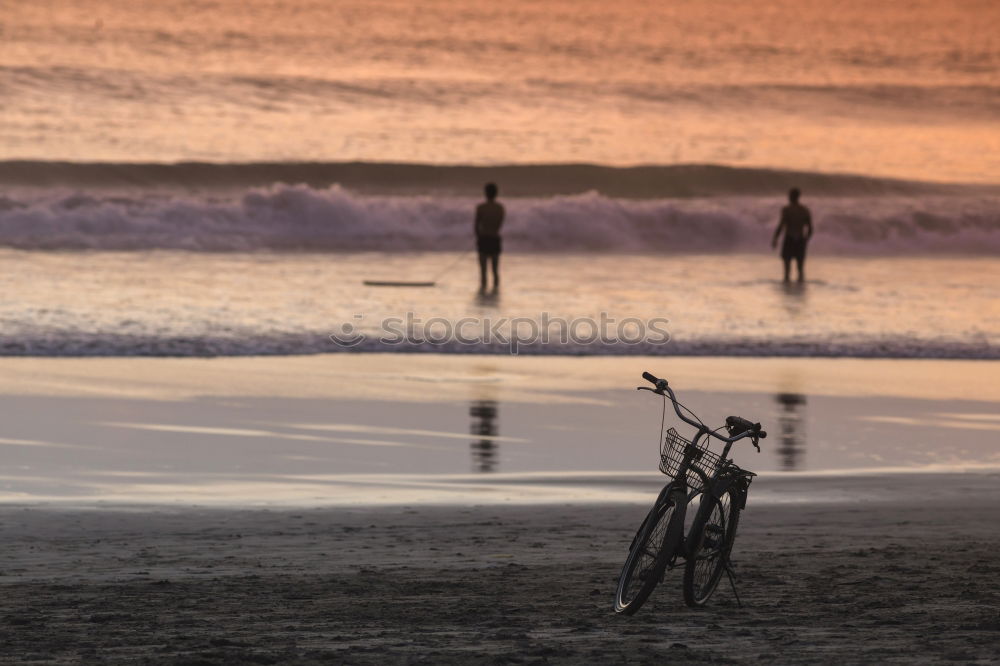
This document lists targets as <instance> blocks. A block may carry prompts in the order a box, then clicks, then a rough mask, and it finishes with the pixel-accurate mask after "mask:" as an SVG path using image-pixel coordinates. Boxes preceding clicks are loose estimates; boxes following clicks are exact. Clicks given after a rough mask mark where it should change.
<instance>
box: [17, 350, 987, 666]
mask: <svg viewBox="0 0 1000 666" xmlns="http://www.w3.org/2000/svg"><path fill="white" fill-rule="evenodd" d="M0 365H2V366H3V370H4V372H3V378H4V379H3V381H0V396H2V400H0V404H2V405H3V406H4V410H5V413H4V418H5V420H6V423H7V433H6V434H5V437H4V439H3V440H2V441H0V447H2V450H3V451H4V452H5V455H6V456H7V458H8V462H9V464H8V465H7V467H6V469H5V472H4V475H3V479H2V483H3V495H2V496H3V500H4V501H3V503H2V504H0V540H2V542H3V544H4V549H3V557H2V559H0V591H2V599H3V600H2V601H0V646H2V647H0V660H2V661H3V662H4V663H136V662H139V663H149V664H160V663H162V664H245V663H272V664H285V663H292V664H295V663H302V664H310V663H317V664H318V663H347V664H353V663H373V664H374V663H546V662H548V663H626V662H627V663H653V662H662V661H664V660H670V661H673V662H679V663H743V662H759V661H769V662H770V661H773V662H778V663H870V662H873V661H880V662H893V663H913V662H921V663H937V662H955V661H959V662H965V663H995V662H996V654H997V652H998V647H1000V615H998V611H997V609H998V604H1000V597H998V592H997V590H998V578H1000V564H998V558H997V552H1000V535H998V533H997V530H996V527H995V526H996V524H997V520H998V519H1000V472H998V470H997V468H996V464H995V463H996V455H997V451H996V428H997V426H996V423H995V413H996V411H995V405H996V402H997V398H998V389H997V376H998V375H997V373H996V372H995V368H994V367H993V366H994V365H995V364H994V363H991V362H963V361H872V360H867V361H855V360H850V359H834V360H820V359H806V360H803V359H670V360H669V361H667V360H664V359H648V358H616V359H572V358H569V359H554V358H511V357H495V358H494V357H489V358H487V357H456V356H450V357H434V356H430V355H426V356H425V355H411V356H407V357H400V356H398V355H340V356H328V357H322V356H320V357H300V358H294V357H293V358H286V357H282V358H273V359H266V358H248V359H91V360H87V359H4V360H3V361H2V362H0ZM657 366H664V367H669V371H670V373H671V375H670V376H671V377H672V378H673V383H674V385H675V386H676V387H678V390H679V391H680V392H681V396H685V395H687V396H690V399H691V403H692V404H693V405H696V406H698V407H699V408H703V409H704V411H705V415H706V416H708V415H709V414H711V415H712V418H713V419H716V418H721V415H722V413H720V410H722V409H724V408H726V407H731V406H735V407H734V411H737V412H741V413H746V414H748V415H749V414H761V419H762V420H764V418H765V416H767V418H769V419H772V420H773V419H774V418H777V417H776V416H775V414H777V416H778V417H780V416H781V415H782V414H784V413H785V412H784V411H782V410H785V409H786V407H785V406H782V404H781V403H779V402H775V401H774V400H772V399H771V398H770V396H772V395H785V393H783V392H784V391H787V390H789V382H791V383H792V384H793V386H792V388H795V389H796V390H797V391H798V392H799V394H801V395H802V396H806V398H807V400H806V401H804V402H803V404H807V405H808V409H809V410H811V411H805V412H802V413H801V414H800V415H799V416H797V417H796V418H797V419H798V421H796V423H798V424H799V425H797V426H796V427H798V428H802V429H803V430H802V432H800V433H799V435H798V437H799V439H800V440H801V441H793V442H791V444H789V443H788V442H787V441H785V440H783V439H782V438H781V437H780V436H779V434H780V428H774V426H772V429H773V432H774V435H773V436H772V437H771V438H769V439H768V440H765V441H764V452H763V453H762V454H759V455H758V454H756V453H752V452H742V453H741V454H740V455H742V456H743V459H744V464H746V465H747V466H749V467H751V468H752V469H759V470H761V475H760V477H759V478H758V479H757V480H755V482H754V485H753V487H752V488H751V494H750V504H749V507H748V510H747V512H746V513H745V514H744V516H743V519H742V521H741V527H740V532H739V536H738V540H737V545H736V549H735V551H734V559H735V561H736V565H737V570H738V573H739V575H740V582H739V591H740V596H741V598H742V600H743V604H744V605H743V607H742V608H738V607H737V606H736V604H735V601H734V598H733V595H732V592H731V591H730V590H729V589H728V588H727V587H725V586H723V587H720V589H719V591H718V593H717V595H716V597H715V598H713V600H712V602H711V603H710V605H709V607H708V608H707V609H705V610H701V611H693V610H690V609H688V608H687V607H685V606H684V604H683V600H682V595H681V589H680V588H681V585H680V580H681V572H679V571H673V572H670V573H669V574H668V575H667V577H666V580H665V581H664V584H663V585H662V586H661V587H659V588H658V589H657V590H656V591H655V592H654V595H653V597H652V599H651V600H650V602H649V603H648V604H647V605H646V606H645V607H643V609H642V610H641V611H640V612H639V614H638V615H636V616H635V617H632V618H624V617H618V616H616V615H615V614H614V612H613V610H612V598H613V593H614V587H615V583H616V580H617V576H618V573H619V570H620V567H621V565H622V562H623V561H624V558H625V554H626V550H627V547H628V543H629V542H630V540H631V537H632V534H633V533H634V530H635V529H636V527H637V526H638V524H639V522H640V520H641V519H642V516H643V515H644V513H645V511H646V510H647V507H648V506H649V504H650V503H651V501H652V499H653V497H655V494H656V491H657V489H658V488H659V487H660V485H661V484H662V483H663V482H664V481H665V477H663V476H662V475H659V474H657V473H656V470H655V452H654V449H653V444H654V442H652V441H651V437H650V436H649V435H653V436H655V432H652V431H655V430H656V429H657V428H658V425H659V407H658V404H657V403H656V402H655V400H654V401H653V402H648V401H647V400H649V398H648V397H647V396H645V395H643V394H636V392H635V391H634V386H635V383H636V382H635V375H636V374H637V369H638V370H641V369H644V368H645V367H650V368H654V369H655V368H656V367H657ZM663 374H667V373H663ZM734 375H735V376H738V377H741V378H743V377H746V378H751V379H750V380H748V381H740V382H734V381H732V379H731V378H732V376H734ZM483 391H486V392H487V393H488V395H487V397H489V398H490V399H492V400H493V401H494V402H495V403H496V404H497V405H498V407H497V408H498V410H499V412H500V413H501V415H502V418H500V419H499V420H498V422H497V425H496V430H495V433H496V434H494V435H488V436H487V435H483V434H482V433H479V434H478V435H476V434H474V431H475V428H473V430H472V431H470V430H469V429H468V428H469V425H470V423H469V407H468V405H469V404H470V401H472V402H473V403H475V401H477V400H482V399H484V394H483ZM643 398H646V400H643ZM825 400H829V401H833V402H830V403H829V404H827V403H825V402H824V401H825ZM844 400H849V401H854V402H848V403H845V402H839V401H844ZM633 403H635V404H636V407H635V408H634V409H635V411H629V410H630V409H632V408H631V407H628V405H631V404H633ZM475 404H479V403H475ZM866 404H867V405H869V407H867V408H866V407H865V406H864V405H866ZM799 408H800V409H801V408H802V405H799ZM758 409H760V410H762V411H757V410H758ZM865 409H868V411H865ZM767 410H770V416H768V411H767ZM775 410H777V411H775ZM827 412H829V414H828V415H827ZM723 413H724V412H723ZM40 414H45V415H46V418H44V419H41V418H39V416H38V415H40ZM942 414H950V416H947V417H945V416H941V415H942ZM991 414H992V415H993V416H991ZM278 415H280V416H281V417H282V418H283V420H282V421H281V422H277V421H273V420H271V419H272V417H273V418H277V416H278ZM588 415H590V416H588ZM588 418H589V419H590V420H588ZM599 421H602V422H607V423H608V424H610V426H613V427H614V429H615V431H616V432H618V433H619V434H620V435H621V438H620V439H618V440H615V439H611V436H610V435H611V433H612V430H609V429H604V430H602V429H600V428H598V427H597V426H596V425H593V423H596V422H599ZM631 421H635V422H636V423H634V424H633V423H630V422H631ZM592 422H593V423H592ZM931 423H933V426H932V425H928V424H931ZM560 424H561V425H562V426H573V425H576V426H579V427H578V428H577V429H575V430H572V429H571V430H569V431H566V430H565V429H564V428H563V429H560V428H556V427H555V426H556V425H560ZM306 425H308V426H310V427H309V428H306V427H305V426H306ZM472 425H473V426H475V425H476V422H475V421H474V422H473V424H472ZM786 425H787V424H786ZM319 426H323V427H322V428H320V427H319ZM610 426H609V427H610ZM565 432H570V434H571V436H568V437H564V436H563V435H562V434H561V433H565ZM793 434H794V433H793ZM483 436H485V437H487V439H486V440H483V439H482V437H483ZM633 436H635V437H636V438H638V439H639V443H637V444H635V445H634V447H632V445H630V444H629V443H628V441H629V439H630V438H632V437H633ZM483 441H487V442H489V443H490V446H495V447H497V448H496V449H495V453H496V455H495V457H494V459H493V460H494V464H495V468H493V471H492V472H489V473H484V472H482V471H479V472H476V471H470V468H469V466H470V464H473V465H476V464H479V463H480V462H482V458H481V455H480V454H481V453H482V451H481V450H480V449H478V448H477V447H478V446H481V445H482V442H483ZM782 442H784V444H783V443H782ZM845 442H846V443H850V446H847V447H846V448H844V447H842V446H841V444H843V443H845ZM783 445H790V446H793V448H794V446H800V447H802V451H801V452H800V454H799V458H798V461H799V462H798V463H797V464H798V465H799V466H798V467H797V468H796V469H795V470H793V471H786V470H787V468H785V467H783V466H782V464H783V461H785V460H786V458H787V455H786V454H780V453H779V452H778V449H780V447H781V446H783ZM845 446H846V445H845ZM838 447H840V448H838ZM935 447H936V449H937V450H940V451H943V452H944V453H943V454H942V455H941V456H940V457H939V458H937V459H935V460H936V462H935V460H928V459H923V458H920V457H919V456H916V457H914V455H909V456H908V454H907V451H908V450H909V451H910V452H911V453H912V451H917V450H919V451H923V450H928V451H930V450H932V449H934V448H935ZM608 450H610V451H611V454H612V455H611V456H609V455H606V454H607V451H608ZM859 451H860V452H864V451H871V452H872V453H873V454H874V453H881V454H883V455H884V457H881V458H878V459H876V458H871V457H866V456H856V455H855V454H857V453H858V452H859ZM470 456H471V457H470ZM477 456H480V457H478V458H477ZM852 456H854V457H852ZM372 460H377V461H381V462H382V463H386V461H391V464H387V463H386V464H383V466H382V467H381V468H378V469H376V470H375V471H372V469H370V468H369V467H367V466H366V465H367V464H368V462H370V461H372ZM366 461H367V462H366ZM421 461H423V466H421ZM838 461H840V462H838ZM755 464H756V467H755V466H754V465H755ZM838 465H841V466H839V467H838Z"/></svg>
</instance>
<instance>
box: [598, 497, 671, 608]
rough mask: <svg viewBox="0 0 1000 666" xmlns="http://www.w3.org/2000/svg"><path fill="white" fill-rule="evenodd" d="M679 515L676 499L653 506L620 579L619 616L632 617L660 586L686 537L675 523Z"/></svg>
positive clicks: (617, 603)
mask: <svg viewBox="0 0 1000 666" xmlns="http://www.w3.org/2000/svg"><path fill="white" fill-rule="evenodd" d="M675 511H676V502H675V500H674V498H673V497H670V496H667V497H666V498H664V499H662V500H658V501H657V502H656V504H654V505H653V508H652V509H651V510H650V512H649V514H648V515H647V516H646V519H645V520H644V521H643V523H642V525H640V526H639V531H638V533H637V534H636V535H635V541H634V542H633V543H632V549H631V550H630V551H629V554H628V558H627V559H626V560H625V566H624V567H622V573H621V576H620V577H619V578H618V590H617V592H616V593H615V612H617V613H624V614H625V615H632V614H633V613H635V612H636V611H638V610H639V608H640V607H641V606H642V605H643V604H644V603H645V602H646V599H648V598H649V595H650V594H651V593H652V592H653V589H654V588H655V587H656V585H657V584H658V583H659V582H660V577H661V576H662V575H663V572H664V570H665V569H666V567H667V562H668V561H669V560H670V557H671V556H672V555H673V554H674V551H675V550H676V549H677V546H678V545H679V544H680V541H681V538H682V537H683V531H684V526H683V525H679V524H678V521H676V520H674V516H675Z"/></svg>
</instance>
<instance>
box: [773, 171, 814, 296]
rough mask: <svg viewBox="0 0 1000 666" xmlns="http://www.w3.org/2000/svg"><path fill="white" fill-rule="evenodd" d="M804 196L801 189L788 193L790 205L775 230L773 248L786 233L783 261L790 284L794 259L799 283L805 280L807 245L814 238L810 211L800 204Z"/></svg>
mask: <svg viewBox="0 0 1000 666" xmlns="http://www.w3.org/2000/svg"><path fill="white" fill-rule="evenodd" d="M801 195H802V193H801V192H799V188H797V187H796V188H793V189H792V190H791V191H790V192H789V193H788V205H787V206H785V207H784V208H782V209H781V222H779V223H778V228H777V229H775V230H774V238H772V239H771V247H772V248H774V247H778V236H780V235H781V232H782V231H784V232H785V242H784V243H783V244H782V245H781V259H782V260H783V261H784V262H785V282H788V280H789V277H790V273H791V269H792V259H795V264H796V265H797V266H798V269H799V282H802V281H803V280H805V273H803V265H804V264H805V263H806V244H807V243H808V242H809V239H810V238H811V237H812V233H813V225H812V215H811V214H810V213H809V209H808V208H806V207H805V206H803V205H802V204H800V203H799V197H800V196H801Z"/></svg>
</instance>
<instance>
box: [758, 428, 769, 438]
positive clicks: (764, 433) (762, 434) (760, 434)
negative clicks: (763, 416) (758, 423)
mask: <svg viewBox="0 0 1000 666" xmlns="http://www.w3.org/2000/svg"><path fill="white" fill-rule="evenodd" d="M757 436H758V437H760V438H761V439H764V438H765V437H767V431H766V430H761V431H760V432H758V433H757Z"/></svg>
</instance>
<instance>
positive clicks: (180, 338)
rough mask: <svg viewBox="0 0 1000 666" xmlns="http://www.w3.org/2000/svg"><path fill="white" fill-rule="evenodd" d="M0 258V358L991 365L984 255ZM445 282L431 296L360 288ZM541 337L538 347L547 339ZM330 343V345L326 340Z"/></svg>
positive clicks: (997, 265)
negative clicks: (730, 358) (756, 359)
mask: <svg viewBox="0 0 1000 666" xmlns="http://www.w3.org/2000/svg"><path fill="white" fill-rule="evenodd" d="M780 264H781V262H780V261H779V260H778V259H777V258H776V257H775V256H773V255H769V254H764V253H758V254H749V253H736V254H717V253H715V254H709V253H678V254H667V253H658V254H653V253H645V254H638V253H615V252H603V253H565V252H563V253H552V252H546V253H514V252H511V253H509V254H505V255H504V257H503V259H502V263H501V266H502V271H503V276H504V284H503V288H502V289H501V291H500V292H499V293H496V294H492V293H487V294H479V293H478V292H477V286H478V267H477V266H476V265H475V258H474V255H472V254H468V253H462V252H423V253H401V252H342V253H315V252H314V253H305V252H273V251H267V252H227V253H217V252H187V251H176V250H171V251H167V250H155V251H150V250H133V251H114V252H113V251H93V250H90V251H83V252H80V251H53V252H39V251H20V250H3V251H0V265H2V266H3V267H4V269H3V272H2V276H0V288H2V290H3V293H4V294H5V296H4V299H3V301H2V302H0V353H3V354H6V355H84V356H87V355H106V356H120V355H176V356H210V355H248V354H302V353H323V352H345V353H349V352H352V351H387V352H403V353H406V352H444V353H493V354H510V353H514V352H516V353H521V354H574V355H591V354H596V355H608V354H653V355H752V356H834V357H836V356H860V357H889V358H910V357H915V358H924V357H929V358H992V359H995V358H1000V307H998V303H1000V262H997V261H996V260H995V259H994V258H993V257H990V256H979V257H975V256H964V257H962V256H952V257H933V256H894V257H883V256H874V257H843V256H836V255H817V256H815V257H813V258H812V259H811V260H810V262H809V263H808V264H807V270H808V277H809V279H808V281H807V282H806V283H805V284H804V285H798V284H794V283H793V284H791V285H784V284H782V283H781V281H780V275H781V265H780ZM435 277H436V278H438V280H439V283H438V286H437V287H435V288H431V289H415V288H385V287H369V286H364V285H363V284H362V281H363V280H366V279H370V280H385V279H401V278H405V279H413V280H428V279H433V278H435ZM546 332H547V335H546ZM331 335H336V336H338V337H337V339H338V340H339V343H338V342H335V341H334V340H333V339H331V337H330V336H331Z"/></svg>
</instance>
